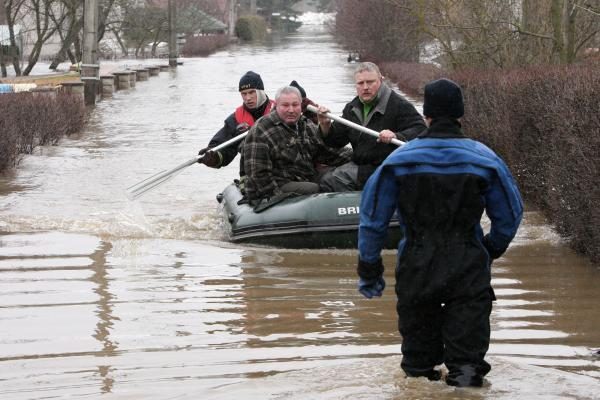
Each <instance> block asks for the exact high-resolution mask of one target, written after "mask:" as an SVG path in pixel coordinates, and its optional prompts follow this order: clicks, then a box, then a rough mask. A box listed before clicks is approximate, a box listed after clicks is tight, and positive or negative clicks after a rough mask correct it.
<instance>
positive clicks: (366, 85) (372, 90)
mask: <svg viewBox="0 0 600 400" xmlns="http://www.w3.org/2000/svg"><path fill="white" fill-rule="evenodd" d="M354 82H355V84H356V94H357V95H358V97H359V98H360V99H361V100H362V101H364V102H366V103H368V102H369V101H371V100H373V99H374V98H375V96H377V92H378V91H379V87H380V86H381V77H380V76H379V75H378V74H377V72H375V71H361V72H359V73H357V74H355V75H354Z"/></svg>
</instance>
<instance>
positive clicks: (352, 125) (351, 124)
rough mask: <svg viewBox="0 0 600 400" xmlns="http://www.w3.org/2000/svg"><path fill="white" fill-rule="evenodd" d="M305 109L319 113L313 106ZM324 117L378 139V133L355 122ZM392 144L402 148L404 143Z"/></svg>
mask: <svg viewBox="0 0 600 400" xmlns="http://www.w3.org/2000/svg"><path fill="white" fill-rule="evenodd" d="M307 109H308V111H312V112H314V113H317V114H320V113H319V109H318V108H317V107H315V106H313V105H308V107H307ZM324 115H325V116H326V117H327V118H329V119H331V120H334V121H335V122H339V123H340V124H344V125H346V126H348V127H350V128H352V129H356V130H357V131H361V132H364V133H366V134H368V135H371V136H374V137H376V138H379V132H377V131H374V130H373V129H369V128H367V127H366V126H362V125H359V124H357V123H355V122H352V121H348V120H347V119H345V118H342V117H338V116H337V115H333V114H331V113H330V112H328V113H325V114H324ZM392 143H393V144H395V145H396V146H402V145H403V144H404V142H403V141H402V140H400V139H392Z"/></svg>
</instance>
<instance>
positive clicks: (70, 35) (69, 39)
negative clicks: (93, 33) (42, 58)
mask: <svg viewBox="0 0 600 400" xmlns="http://www.w3.org/2000/svg"><path fill="white" fill-rule="evenodd" d="M82 22H83V20H82V19H81V18H78V19H77V20H75V21H73V22H72V23H71V24H70V26H69V30H68V32H67V36H65V37H64V38H63V40H62V45H61V47H60V50H59V51H58V52H57V53H56V56H55V57H54V60H53V61H52V63H51V64H50V69H56V68H57V67H58V64H59V63H61V62H62V61H63V60H64V55H65V54H67V50H69V48H70V47H71V45H72V44H73V41H74V40H75V37H76V36H79V31H81V26H82Z"/></svg>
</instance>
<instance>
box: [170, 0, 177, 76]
mask: <svg viewBox="0 0 600 400" xmlns="http://www.w3.org/2000/svg"><path fill="white" fill-rule="evenodd" d="M176 21H177V20H176V14H175V0H169V66H170V67H172V68H177V23H176Z"/></svg>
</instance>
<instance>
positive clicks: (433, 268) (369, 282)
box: [357, 79, 523, 386]
mask: <svg viewBox="0 0 600 400" xmlns="http://www.w3.org/2000/svg"><path fill="white" fill-rule="evenodd" d="M424 97H425V100H424V104H423V114H424V115H425V117H426V122H427V125H428V128H427V130H426V131H425V132H423V133H422V134H420V135H419V136H418V137H417V138H416V139H414V140H411V141H410V142H408V143H407V144H405V145H404V146H402V147H401V148H399V149H397V150H396V151H394V152H393V153H392V154H391V155H390V156H389V157H388V158H387V159H386V160H385V161H384V162H383V164H382V165H381V166H380V167H379V168H378V169H377V170H376V171H375V173H373V175H372V176H371V177H370V178H369V180H368V181H367V184H366V185H365V189H364V191H363V194H362V200H361V204H360V226H359V233H358V248H359V260H358V268H357V272H358V276H359V282H358V290H359V292H360V293H361V294H362V295H364V296H365V297H367V298H369V299H370V298H373V297H380V296H381V295H382V294H383V290H384V288H385V280H384V279H383V270H384V267H383V263H382V260H381V249H382V247H383V244H384V242H385V237H386V232H387V227H388V223H389V220H390V218H391V217H392V215H394V213H396V215H397V216H398V219H399V223H400V227H401V229H402V231H403V239H402V240H401V241H400V243H399V244H398V256H397V260H396V269H395V278H396V285H395V290H396V296H397V303H396V311H397V313H398V329H399V331H400V334H401V335H402V355H403V358H402V364H401V367H402V369H403V370H404V372H405V373H406V375H407V376H409V377H419V376H424V377H427V378H428V379H430V380H439V379H440V378H441V376H442V374H441V372H440V370H439V369H438V368H437V366H439V365H440V364H442V363H444V364H445V365H446V367H447V368H448V375H447V376H446V383H447V384H448V385H453V386H482V384H483V377H484V376H485V375H486V374H487V373H488V372H489V371H490V365H489V364H488V363H487V362H486V361H485V360H484V357H485V354H486V352H487V350H488V347H489V343H490V320H489V319H490V313H491V310H492V301H493V300H495V296H494V291H493V289H492V286H491V262H492V260H493V259H496V258H498V257H500V256H501V255H502V254H503V253H504V252H505V251H506V249H507V248H508V245H509V243H510V242H511V240H512V239H513V237H514V236H515V234H516V232H517V228H518V227H519V224H520V222H521V218H522V214H523V206H522V202H521V196H520V194H519V190H518V188H517V185H516V183H515V182H514V180H513V177H512V175H511V173H510V171H509V170H508V168H507V166H506V165H505V164H504V162H503V161H502V160H501V159H500V157H498V156H497V155H496V154H495V153H494V152H493V151H492V150H490V149H489V148H488V147H486V146H485V145H484V144H482V143H480V142H477V141H475V140H471V139H468V138H467V137H466V136H465V135H464V133H463V131H462V129H461V124H460V121H459V119H460V118H461V117H462V116H463V113H464V105H463V96H462V91H461V89H460V87H459V86H458V85H457V84H456V83H454V82H452V81H450V80H448V79H439V80H436V81H433V82H431V83H429V84H427V85H426V86H425V96H424ZM484 211H485V212H486V214H487V215H488V217H489V219H490V221H491V226H490V230H489V233H487V234H485V235H484V232H483V229H482V227H481V225H480V220H481V217H482V214H483V212H484Z"/></svg>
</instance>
